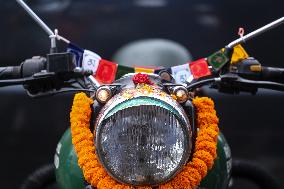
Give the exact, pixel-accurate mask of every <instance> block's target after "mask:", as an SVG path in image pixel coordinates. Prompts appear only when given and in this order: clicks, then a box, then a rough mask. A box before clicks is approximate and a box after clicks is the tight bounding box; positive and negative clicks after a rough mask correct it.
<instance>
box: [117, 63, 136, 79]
mask: <svg viewBox="0 0 284 189" xmlns="http://www.w3.org/2000/svg"><path fill="white" fill-rule="evenodd" d="M128 73H135V70H134V68H133V67H128V66H122V65H118V67H117V72H116V76H115V79H119V78H121V77H122V76H123V75H125V74H128Z"/></svg>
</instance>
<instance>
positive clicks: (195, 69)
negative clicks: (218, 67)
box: [189, 58, 211, 79]
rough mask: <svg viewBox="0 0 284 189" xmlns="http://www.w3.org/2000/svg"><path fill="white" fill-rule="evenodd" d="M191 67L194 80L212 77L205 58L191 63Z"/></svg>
mask: <svg viewBox="0 0 284 189" xmlns="http://www.w3.org/2000/svg"><path fill="white" fill-rule="evenodd" d="M189 67H190V71H191V73H192V75H193V78H194V79H198V78H200V77H204V76H208V75H211V71H210V70H209V68H208V63H207V61H206V59H205V58H201V59H199V60H196V61H194V62H191V63H190V64H189Z"/></svg>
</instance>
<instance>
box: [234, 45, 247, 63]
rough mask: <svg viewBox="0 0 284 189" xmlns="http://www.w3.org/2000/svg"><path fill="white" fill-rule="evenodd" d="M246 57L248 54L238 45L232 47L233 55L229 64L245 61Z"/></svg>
mask: <svg viewBox="0 0 284 189" xmlns="http://www.w3.org/2000/svg"><path fill="white" fill-rule="evenodd" d="M248 57H249V55H248V53H247V52H246V51H245V49H244V48H243V47H242V46H241V45H240V44H239V45H237V46H235V47H234V52H233V55H232V59H231V64H235V63H237V62H239V61H240V60H243V59H246V58H248Z"/></svg>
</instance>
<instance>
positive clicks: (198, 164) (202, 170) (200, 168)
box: [188, 158, 207, 178]
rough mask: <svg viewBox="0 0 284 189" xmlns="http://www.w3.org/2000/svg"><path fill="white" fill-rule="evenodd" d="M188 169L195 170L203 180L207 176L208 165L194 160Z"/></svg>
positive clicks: (196, 159)
mask: <svg viewBox="0 0 284 189" xmlns="http://www.w3.org/2000/svg"><path fill="white" fill-rule="evenodd" d="M188 167H192V168H195V169H196V170H197V171H198V172H199V174H200V175H201V177H202V178H204V177H205V176H206V174H207V165H206V163H205V162H204V161H202V160H200V159H198V158H192V160H191V162H189V163H188Z"/></svg>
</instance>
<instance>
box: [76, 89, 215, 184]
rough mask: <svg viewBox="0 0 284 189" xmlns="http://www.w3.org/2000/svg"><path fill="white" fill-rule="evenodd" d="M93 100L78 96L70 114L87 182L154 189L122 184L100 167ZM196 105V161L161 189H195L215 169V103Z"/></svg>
mask: <svg viewBox="0 0 284 189" xmlns="http://www.w3.org/2000/svg"><path fill="white" fill-rule="evenodd" d="M92 103H93V100H92V99H90V98H88V97H87V95H86V94H84V93H78V94H76V95H75V98H74V102H73V106H72V111H71V113H70V122H71V134H72V143H73V145H74V148H75V151H76V153H77V155H78V165H79V166H80V168H81V169H82V170H83V175H84V178H85V180H86V181H87V182H88V183H90V184H91V185H92V186H94V187H97V188H98V189H113V188H115V189H132V188H138V189H151V187H147V186H146V187H132V186H128V185H124V184H120V183H118V182H117V181H115V180H114V179H113V178H111V177H110V176H109V175H108V174H107V172H106V171H105V170H104V168H103V167H102V165H101V164H100V163H99V161H98V159H97V156H96V151H95V145H94V142H93V141H94V136H93V134H92V132H91V131H90V129H89V128H90V118H91V107H90V106H91V104H92ZM193 104H194V106H195V107H196V110H197V126H198V128H199V131H198V133H197V138H196V143H195V150H194V153H193V158H192V160H191V161H190V162H188V163H187V164H186V166H184V168H183V170H182V171H181V172H180V173H179V174H177V175H176V176H175V178H173V179H172V180H171V181H169V182H167V183H166V184H163V185H160V186H159V188H160V189H182V188H188V189H195V188H197V186H198V185H199V184H200V182H201V180H202V179H203V178H204V177H205V176H206V174H207V172H208V171H209V170H210V169H211V168H212V166H213V163H214V159H215V158H216V156H217V153H216V148H217V136H218V132H219V129H218V122H219V120H218V118H217V116H216V111H215V109H214V102H213V101H212V100H211V99H209V98H207V97H202V98H198V97H197V98H195V99H194V100H193Z"/></svg>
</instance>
